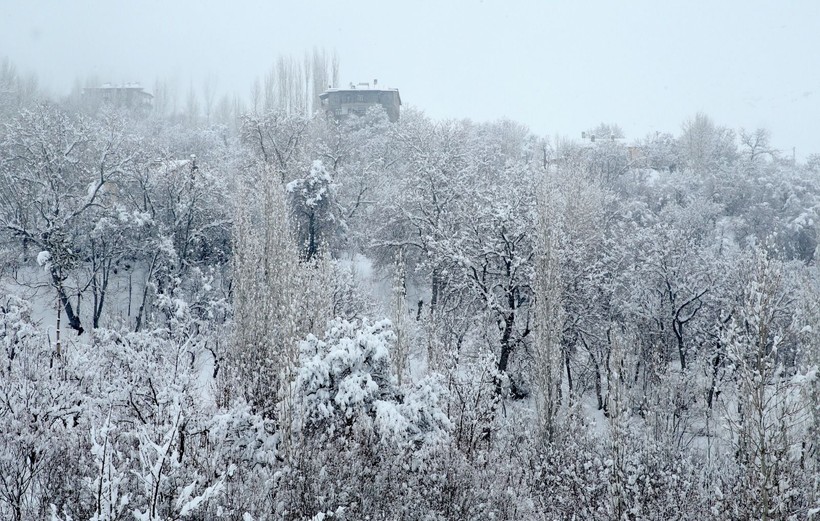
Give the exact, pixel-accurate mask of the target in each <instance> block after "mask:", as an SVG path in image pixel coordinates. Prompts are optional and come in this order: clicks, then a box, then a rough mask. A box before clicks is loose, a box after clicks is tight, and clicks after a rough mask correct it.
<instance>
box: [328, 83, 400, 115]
mask: <svg viewBox="0 0 820 521" xmlns="http://www.w3.org/2000/svg"><path fill="white" fill-rule="evenodd" d="M377 85H378V81H377V80H373V86H372V87H371V86H370V84H369V83H359V84H358V85H354V84H352V83H351V84H350V88H347V89H336V88H330V89H327V90H326V91H325V92H323V93H321V94H320V95H319V99H320V100H321V101H322V109H323V110H324V111H325V112H327V113H329V114H332V115H333V116H335V117H337V118H343V117H346V116H349V115H351V114H353V115H357V116H363V115H364V114H365V113H366V112H367V109H369V108H370V107H373V106H376V105H381V106H382V107H383V108H384V111H385V112H387V117H388V118H390V121H398V120H399V111H400V107H401V96H399V90H398V89H380V88H378V87H377Z"/></svg>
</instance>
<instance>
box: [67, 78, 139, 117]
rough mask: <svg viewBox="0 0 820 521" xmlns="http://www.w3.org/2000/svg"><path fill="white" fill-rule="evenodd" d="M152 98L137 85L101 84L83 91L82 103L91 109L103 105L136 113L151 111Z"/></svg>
mask: <svg viewBox="0 0 820 521" xmlns="http://www.w3.org/2000/svg"><path fill="white" fill-rule="evenodd" d="M153 100H154V96H152V95H151V94H149V93H148V92H145V89H143V88H142V86H140V84H139V83H126V84H124V85H112V84H110V83H106V84H103V85H102V86H100V87H89V88H85V89H83V102H84V103H85V104H86V105H87V106H88V107H90V108H92V109H95V110H96V109H98V108H100V107H101V106H104V105H110V106H112V107H117V108H125V109H131V110H137V111H146V112H147V111H148V110H150V109H151V105H152V103H153Z"/></svg>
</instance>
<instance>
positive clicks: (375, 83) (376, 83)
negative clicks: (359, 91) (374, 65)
mask: <svg viewBox="0 0 820 521" xmlns="http://www.w3.org/2000/svg"><path fill="white" fill-rule="evenodd" d="M378 84H379V80H377V79H375V78H374V79H373V88H374V89H375V88H376V85H378Z"/></svg>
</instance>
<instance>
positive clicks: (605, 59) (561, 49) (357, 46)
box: [0, 0, 820, 157]
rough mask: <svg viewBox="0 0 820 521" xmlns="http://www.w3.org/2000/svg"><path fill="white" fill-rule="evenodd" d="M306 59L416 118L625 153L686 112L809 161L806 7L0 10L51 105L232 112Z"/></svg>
mask: <svg viewBox="0 0 820 521" xmlns="http://www.w3.org/2000/svg"><path fill="white" fill-rule="evenodd" d="M314 46H318V47H324V48H326V49H328V50H333V49H335V50H336V52H337V53H338V56H339V59H340V64H341V77H340V80H341V83H342V84H343V85H344V84H347V83H349V82H360V81H372V79H373V78H378V79H379V84H380V85H385V86H391V87H397V88H399V89H400V91H401V97H402V101H403V102H404V103H405V105H412V106H415V107H417V108H419V109H422V110H424V111H425V112H426V113H427V114H428V115H430V116H431V117H433V118H467V117H468V118H471V119H474V120H479V121H486V120H492V119H496V118H502V117H508V118H511V119H514V120H517V121H520V122H522V123H524V124H526V125H528V126H529V127H530V128H531V129H532V130H533V131H534V132H536V133H538V134H542V135H554V134H560V135H566V136H570V137H575V136H579V135H580V132H581V130H585V129H587V128H590V127H592V126H595V125H596V124H597V123H600V122H602V121H603V122H612V123H617V124H619V125H620V126H621V127H622V128H623V129H624V131H625V132H626V134H627V137H628V138H638V137H643V136H644V135H646V134H647V133H649V132H654V131H656V130H661V131H670V132H673V133H677V132H679V130H680V126H681V123H682V122H683V121H684V120H685V119H687V118H688V117H691V116H692V115H693V114H694V113H696V112H698V111H703V112H705V113H707V114H709V115H710V116H711V117H712V118H713V119H714V120H715V121H716V122H717V123H719V124H722V125H726V126H730V127H733V128H738V127H741V126H743V127H747V128H753V127H758V126H763V127H767V128H769V129H770V130H771V131H772V134H773V138H774V142H775V145H777V146H779V147H780V148H782V149H784V150H787V151H788V152H789V153H790V152H791V147H792V146H796V147H797V154H798V157H804V156H805V155H806V154H808V153H811V152H820V66H818V62H819V61H820V2H818V1H814V0H806V1H789V2H775V1H770V2H754V1H749V0H739V1H709V2H694V1H686V2H670V1H663V0H653V1H640V2H639V1H593V0H584V1H572V2H570V1H564V2H557V1H556V2H549V1H509V0H508V1H500V0H485V1H483V2H481V1H477V0H476V1H445V0H441V1H437V2H432V1H429V2H428V1H403V2H398V1H395V2H394V1H388V0H381V1H354V0H348V1H340V0H336V1H308V0H304V1H298V0H292V1H290V2H263V1H261V0H260V1H255V2H252V1H238V0H231V1H227V0H224V1H202V0H198V1H194V0H191V1H182V0H163V1H153V0H147V1H146V0H143V1H139V2H137V1H125V0H122V1H115V0H94V1H92V0H73V1H56V0H55V1H42V0H0V56H7V57H8V58H10V59H11V60H12V62H13V63H14V64H15V65H17V67H18V68H19V69H21V70H22V71H26V72H32V73H35V74H36V75H37V76H38V78H39V79H40V81H41V83H42V84H43V85H45V86H48V87H49V89H50V90H51V92H52V93H54V94H56V95H61V94H67V93H68V92H69V91H70V89H71V86H72V85H73V83H74V81H75V80H76V79H77V78H85V77H87V76H89V75H94V76H96V77H98V78H99V79H100V80H101V81H110V82H117V83H119V82H126V81H137V82H141V83H142V84H144V85H146V86H147V87H149V89H150V87H151V86H152V85H153V83H154V80H155V79H156V78H162V79H166V80H169V81H173V82H175V84H176V85H177V88H178V94H179V96H180V97H181V98H184V95H185V93H187V91H188V88H189V85H191V84H192V83H193V85H194V87H196V88H200V87H201V85H202V84H203V82H204V79H205V78H208V77H210V78H212V79H215V81H216V85H217V88H218V89H219V90H220V91H223V92H224V91H227V92H231V93H234V92H235V93H239V94H241V95H243V96H247V94H248V93H249V91H250V88H251V85H252V83H253V80H254V78H256V77H259V76H264V74H265V73H266V72H267V70H268V69H269V68H270V67H271V65H272V64H273V63H274V61H275V60H276V57H277V56H278V55H280V54H283V55H296V56H301V55H302V54H303V53H304V52H305V51H309V50H311V49H312V48H313V47H314Z"/></svg>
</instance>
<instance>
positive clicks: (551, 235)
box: [0, 53, 820, 521]
mask: <svg viewBox="0 0 820 521" xmlns="http://www.w3.org/2000/svg"><path fill="white" fill-rule="evenodd" d="M312 60H313V64H314V68H313V69H311V73H310V74H311V78H307V77H302V78H300V77H299V74H301V73H305V71H307V70H308V69H307V66H308V65H307V64H308V62H309V60H306V61H305V65H304V68H302V66H299V67H296V66H295V65H294V64H295V62H294V61H292V60H291V61H287V60H282V61H280V63H279V65H278V66H277V68H276V70H275V71H273V72H272V73H271V76H270V78H269V80H268V81H266V82H265V84H264V87H263V85H262V84H261V83H260V84H258V85H257V86H256V87H255V88H254V89H253V96H254V99H253V101H252V106H251V107H250V109H249V110H248V111H245V110H243V107H242V106H241V104H232V103H230V102H228V101H227V100H223V101H221V102H219V103H217V104H216V105H214V103H213V101H214V100H206V103H205V105H204V106H201V105H200V104H199V100H198V99H197V98H196V96H195V95H193V94H192V95H191V96H189V99H188V101H187V103H186V104H185V108H184V110H183V112H180V113H178V114H170V112H171V110H172V106H173V105H174V104H172V103H170V98H169V92H168V85H164V84H162V82H158V84H157V86H156V87H157V88H156V92H155V97H154V102H155V106H154V107H155V110H154V111H153V112H151V113H145V112H140V111H129V110H126V109H124V108H116V107H101V108H100V110H96V109H93V110H92V107H87V106H85V105H84V104H83V103H82V102H81V101H82V100H80V99H70V100H68V101H67V102H66V103H62V104H57V103H53V102H51V103H50V102H43V101H37V100H35V99H34V94H35V93H36V89H34V88H33V86H31V85H27V84H26V83H25V82H23V81H21V80H20V78H18V77H17V76H16V75H15V72H14V70H13V69H12V68H10V67H9V66H8V64H7V63H5V62H4V63H3V64H0V115H2V116H3V117H2V120H1V121H0V519H10V520H13V521H23V520H28V519H51V520H52V521H55V520H74V521H76V520H94V521H103V520H105V521H111V520H144V521H160V520H163V521H164V520H171V519H173V520H199V519H201V520H205V519H207V520H211V519H241V520H242V521H251V520H257V521H258V520H280V519H285V520H304V519H312V520H317V521H318V520H324V521H327V520H336V519H338V520H361V519H374V520H375V519H384V520H419V519H423V520H450V519H452V520H456V519H458V520H461V519H482V520H483V519H496V520H502V519H507V520H530V519H532V520H539V519H617V520H627V519H646V520H661V519H662V520H670V519H681V520H683V519H715V520H718V519H721V520H722V519H737V520H740V519H787V520H792V519H794V520H796V519H812V518H817V517H818V515H820V499H819V498H820V443H818V441H817V440H818V439H819V437H820V378H818V367H820V348H818V346H820V305H818V302H820V298H819V297H820V272H818V270H817V267H816V259H815V256H816V251H817V245H818V235H817V230H816V228H817V225H818V222H820V219H818V208H820V184H818V182H817V174H818V172H819V171H820V170H819V168H820V167H818V164H820V161H818V158H817V156H810V157H809V159H808V160H807V162H806V164H800V163H799V162H798V161H796V160H795V158H793V157H789V158H786V157H784V155H783V154H782V153H780V152H778V151H777V150H775V149H774V148H773V147H772V146H771V143H770V141H771V140H770V136H769V135H768V132H767V131H765V130H763V129H758V130H754V131H750V130H745V129H740V130H739V131H738V132H735V131H733V130H732V129H729V128H726V127H722V126H720V125H718V124H716V123H715V122H713V121H712V120H711V119H710V118H708V117H707V116H705V115H703V114H698V115H696V116H695V117H694V118H692V119H691V120H689V121H687V122H686V123H685V124H684V126H683V129H682V132H681V133H680V135H678V136H675V135H673V134H668V133H656V134H654V135H652V136H649V137H647V138H646V139H643V140H637V141H633V142H629V143H627V142H626V141H624V139H625V138H624V137H623V135H622V131H621V130H620V128H619V127H618V126H617V125H615V124H601V125H599V126H598V127H597V128H595V129H594V130H592V131H590V132H591V133H592V134H596V135H601V134H603V135H609V136H610V138H609V139H597V140H594V141H593V140H591V139H586V140H584V141H583V142H580V143H579V142H573V141H569V140H556V141H551V140H549V139H544V138H538V137H536V136H533V135H532V134H531V133H530V132H529V131H528V130H527V129H526V128H524V127H523V126H521V125H519V124H517V123H515V122H512V121H497V122H490V123H475V122H471V121H469V120H461V121H432V120H430V119H429V118H428V117H426V116H425V115H424V114H423V113H421V112H420V111H417V110H412V109H406V110H405V109H403V111H402V114H401V118H400V119H399V120H398V121H395V122H391V121H390V120H389V118H387V117H386V114H385V113H384V111H383V110H381V109H379V108H374V109H371V110H368V111H367V112H366V113H365V114H359V113H358V112H357V113H356V114H350V115H348V116H347V117H342V118H337V117H335V116H334V115H332V114H319V113H316V114H310V113H309V112H308V111H307V109H308V108H310V107H314V108H318V107H319V106H320V104H319V101H318V98H317V96H318V94H320V93H321V91H322V89H323V88H324V87H325V86H326V84H327V83H326V80H328V79H329V78H330V76H333V75H335V74H336V72H337V71H335V70H331V69H333V67H331V64H330V63H329V61H328V58H327V56H324V57H323V55H320V54H319V53H314V55H313V58H312ZM299 71H301V72H299ZM303 81H304V82H305V83H304V84H301V82H303ZM311 82H313V83H311ZM316 82H319V83H316ZM334 83H336V81H335V80H334ZM75 98H76V97H75ZM200 108H203V109H204V113H203V114H200ZM242 112H247V113H245V114H244V115H243V114H242ZM586 128H589V127H586ZM599 137H600V136H599ZM364 317H389V319H390V320H389V321H388V320H369V319H367V318H364ZM69 332H71V333H72V334H68V333H69ZM74 333H77V334H74ZM812 516H814V517H812Z"/></svg>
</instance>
